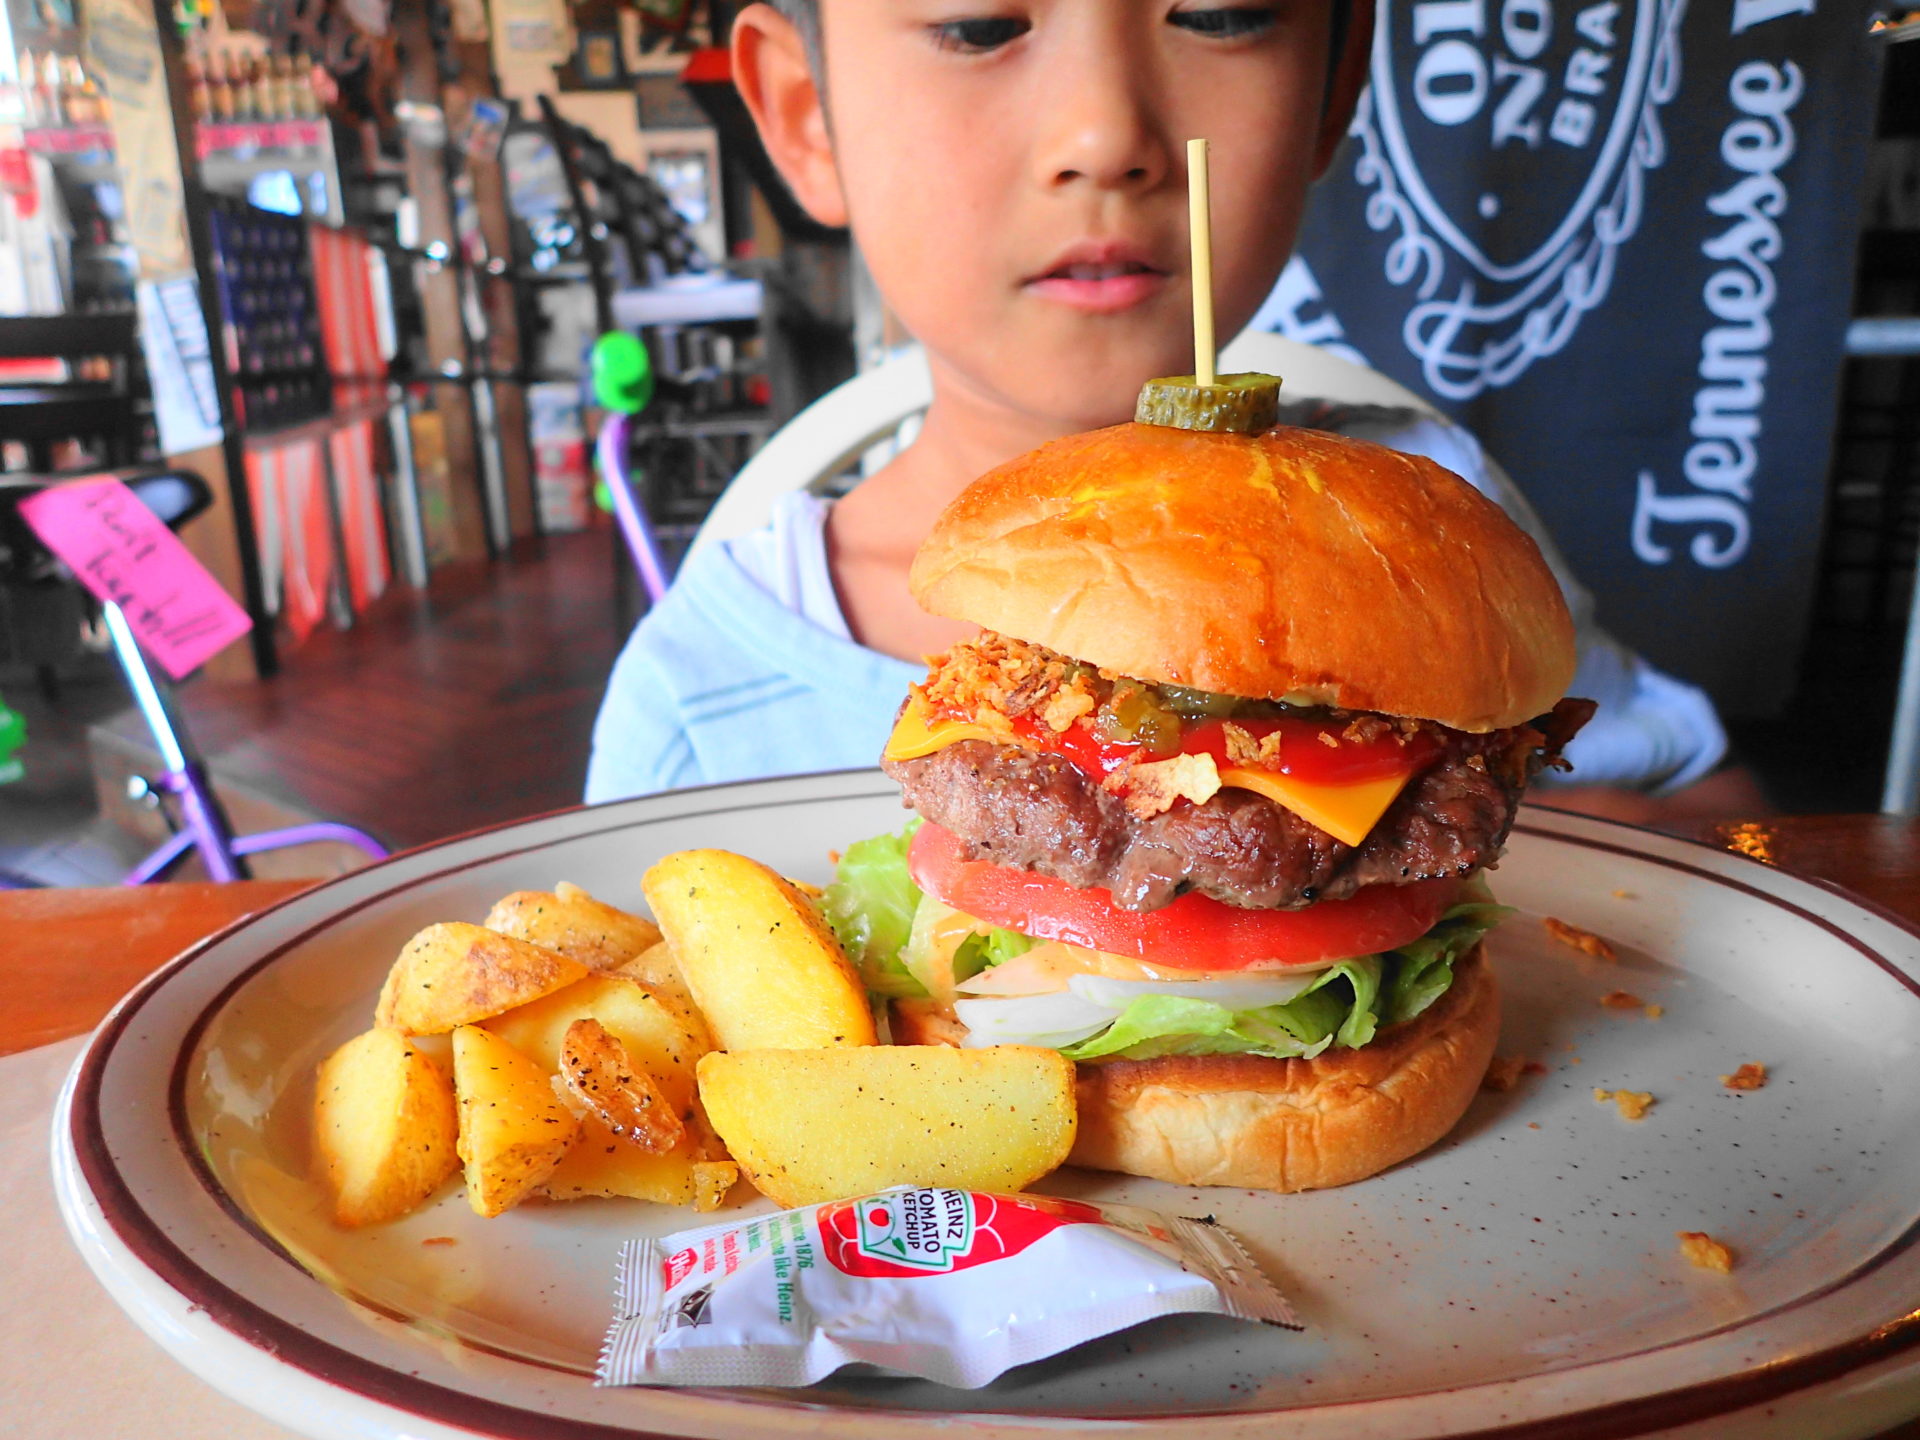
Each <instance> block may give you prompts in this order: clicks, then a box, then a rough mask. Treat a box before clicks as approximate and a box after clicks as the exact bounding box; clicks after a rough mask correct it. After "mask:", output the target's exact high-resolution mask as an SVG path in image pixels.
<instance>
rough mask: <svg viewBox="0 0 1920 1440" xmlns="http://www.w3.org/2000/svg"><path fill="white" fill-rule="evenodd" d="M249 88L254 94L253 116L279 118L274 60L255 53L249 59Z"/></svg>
mask: <svg viewBox="0 0 1920 1440" xmlns="http://www.w3.org/2000/svg"><path fill="white" fill-rule="evenodd" d="M247 89H248V90H249V91H250V92H252V96H253V118H254V119H256V120H278V119H279V118H280V112H279V110H278V109H277V108H276V107H275V105H274V103H273V61H272V60H271V58H270V57H268V56H265V55H255V56H253V57H252V58H250V59H249V60H248V61H247Z"/></svg>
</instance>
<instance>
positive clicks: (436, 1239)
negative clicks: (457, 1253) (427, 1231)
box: [420, 1235, 460, 1245]
mask: <svg viewBox="0 0 1920 1440" xmlns="http://www.w3.org/2000/svg"><path fill="white" fill-rule="evenodd" d="M420 1243H421V1244H422V1245H458V1244H459V1243H460V1241H459V1240H458V1239H457V1238H456V1237H454V1236H452V1235H429V1236H427V1238H426V1239H424V1240H422V1241H421V1242H420Z"/></svg>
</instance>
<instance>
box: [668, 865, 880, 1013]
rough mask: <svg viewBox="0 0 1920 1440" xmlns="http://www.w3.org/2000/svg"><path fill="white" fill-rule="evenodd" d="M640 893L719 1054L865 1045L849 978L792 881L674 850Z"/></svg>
mask: <svg viewBox="0 0 1920 1440" xmlns="http://www.w3.org/2000/svg"><path fill="white" fill-rule="evenodd" d="M641 885H642V887H643V888H644V889H645V890H646V892H647V903H648V904H649V905H651V906H652V907H653V913H654V915H655V916H656V917H658V919H659V921H660V928H661V929H662V930H664V931H665V932H666V936H667V941H668V943H669V944H671V945H672V946H673V954H674V958H675V959H676V960H677V961H678V962H679V964H680V970H681V973H682V974H684V975H685V976H686V980H687V988H688V989H689V990H691V991H692V992H693V998H694V1002H695V1003H696V1004H697V1005H698V1006H699V1007H700V1013H701V1014H702V1015H704V1016H706V1018H707V1025H708V1027H709V1028H710V1029H711V1030H712V1032H713V1040H714V1043H715V1044H716V1045H718V1046H719V1047H720V1048H721V1049H723V1050H761V1049H796V1050H799V1049H812V1048H815V1047H820V1046H848V1045H854V1046H859V1045H872V1044H873V1043H874V1042H875V1038H876V1037H875V1035H874V1029H873V1012H872V1011H871V1010H870V1009H869V1008H868V1006H867V996H866V991H865V989H864V988H863V987H862V986H861V984H860V980H859V977H858V976H857V975H856V974H855V973H854V970H853V967H852V966H851V965H850V964H848V963H847V957H846V956H845V955H844V954H842V953H841V950H840V943H839V941H837V940H836V939H835V938H834V935H833V931H832V930H830V929H829V928H828V927H827V922H826V921H825V920H823V919H822V918H821V917H820V912H819V911H817V910H816V909H814V907H813V905H812V903H811V902H809V901H808V899H807V897H806V896H805V895H803V894H802V893H801V892H800V891H799V890H798V889H797V888H795V886H794V885H793V884H792V882H790V881H788V880H785V879H783V878H781V877H780V876H779V875H776V874H775V873H774V872H773V871H771V870H769V869H768V868H767V867H766V866H764V865H762V864H760V863H759V862H758V861H754V860H749V859H747V858H746V857H745V856H743V855H735V854H732V853H731V852H729V851H726V850H682V851H680V852H679V853H677V854H673V855H669V856H667V857H666V859H664V860H662V861H661V862H660V863H659V864H657V865H655V866H654V867H653V868H652V869H651V870H649V871H648V872H647V873H646V877H645V879H643V880H642V881H641Z"/></svg>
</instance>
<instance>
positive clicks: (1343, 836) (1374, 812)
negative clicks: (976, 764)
mask: <svg viewBox="0 0 1920 1440" xmlns="http://www.w3.org/2000/svg"><path fill="white" fill-rule="evenodd" d="M1008 738H1009V737H1008V736H1007V735H1005V734H1004V733H1000V734H996V733H995V732H994V731H992V730H989V729H988V728H987V727H986V726H984V725H981V724H979V723H977V722H975V721H972V720H950V719H946V718H936V717H933V716H930V715H929V714H928V713H927V707H926V706H925V705H924V704H922V703H921V700H920V697H919V696H918V695H915V696H911V697H910V698H909V699H908V700H907V708H906V709H905V710H904V711H902V712H901V714H900V719H899V721H898V723H896V724H895V725H894V727H893V734H892V735H890V736H888V737H887V748H886V750H885V751H884V752H883V758H885V759H888V760H917V759H919V758H920V757H921V756H922V755H931V754H932V753H933V752H934V751H936V750H944V749H945V748H946V747H947V746H949V745H956V744H958V743H959V742H960V741H962V740H987V741H991V742H993V743H994V744H996V745H1000V744H1005V743H1007V741H1008ZM1411 778H1412V772H1411V771H1409V772H1407V773H1406V774H1403V775H1389V776H1385V777H1384V778H1381V779H1377V780H1362V781H1359V782H1358V783H1357V784H1352V785H1321V784H1315V783H1313V782H1312V781H1308V780H1300V779H1296V778H1295V777H1294V776H1292V775H1281V774H1279V773H1277V772H1276V771H1272V770H1249V769H1241V768H1239V767H1228V768H1223V769H1222V770H1221V771H1220V783H1221V784H1222V785H1231V786H1236V787H1238V788H1239V789H1242V790H1251V791H1253V792H1254V793H1255V794H1258V795H1264V796H1265V797H1266V798H1267V799H1269V800H1271V801H1273V803H1274V804H1276V805H1282V806H1285V807H1286V808H1287V809H1288V810H1291V811H1292V812H1293V813H1294V814H1296V815H1298V816H1299V817H1300V818H1301V819H1302V820H1305V821H1306V822H1307V823H1308V824H1309V825H1317V826H1319V827H1320V828H1321V829H1322V830H1324V831H1326V832H1327V833H1328V834H1329V835H1331V836H1333V838H1334V839H1336V840H1338V841H1340V842H1341V843H1342V844H1346V845H1358V844H1359V843H1360V842H1361V841H1362V840H1364V839H1366V838H1367V832H1368V831H1370V830H1372V829H1373V827H1374V826H1375V825H1377V824H1378V823H1379V821H1380V817H1381V816H1382V815H1384V814H1386V813H1387V807H1388V806H1389V805H1391V804H1393V802H1394V799H1395V797H1396V796H1398V795H1399V794H1400V792H1401V791H1402V790H1403V789H1405V788H1406V784H1407V781H1408V780H1409V779H1411Z"/></svg>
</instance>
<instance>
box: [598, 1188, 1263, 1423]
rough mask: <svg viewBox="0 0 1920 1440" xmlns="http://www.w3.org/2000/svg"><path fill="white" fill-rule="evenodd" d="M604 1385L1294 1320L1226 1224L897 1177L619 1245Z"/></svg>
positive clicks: (984, 1353) (949, 1373) (974, 1370)
mask: <svg viewBox="0 0 1920 1440" xmlns="http://www.w3.org/2000/svg"><path fill="white" fill-rule="evenodd" d="M618 1289H619V1303H618V1308H617V1313H616V1314H615V1316H614V1321H613V1325H612V1327H611V1329H610V1330H609V1331H608V1333H607V1342H606V1346H605V1348H604V1349H603V1351H602V1352H601V1357H600V1368H599V1375H598V1382H599V1383H600V1384H602V1385H810V1384H812V1383H813V1382H814V1381H816V1380H819V1379H822V1378H824V1377H825V1376H827V1375H830V1374H832V1373H833V1372H834V1371H835V1370H837V1369H839V1368H840V1367H841V1366H843V1365H850V1364H855V1363H864V1364H869V1365H876V1366H880V1367H882V1368H883V1369H886V1370H889V1371H892V1372H895V1373H898V1374H906V1375H920V1376H924V1377H926V1378H927V1379H930V1380H938V1381H940V1382H942V1383H944V1384H947V1385H957V1386H962V1387H966V1388H973V1387H976V1386H980V1385H984V1384H986V1383H987V1382H988V1381H990V1380H992V1379H994V1378H995V1377H996V1376H998V1375H1000V1374H1001V1373H1002V1372H1004V1371H1005V1370H1007V1369H1009V1368H1010V1367H1012V1366H1014V1365H1022V1364H1025V1363H1027V1362H1028V1361H1032V1360H1040V1359H1044V1358H1045V1357H1046V1356H1048V1355H1053V1354H1056V1353H1058V1352H1059V1351H1061V1350H1065V1349H1068V1348H1070V1347H1072V1346H1074V1345H1078V1344H1082V1343H1084V1342H1085V1341H1088V1340H1092V1339H1094V1338H1096V1337H1098V1336H1101V1335H1106V1334H1110V1333H1112V1332H1113V1331H1115V1330H1121V1329H1125V1328H1126V1327H1127V1326H1130V1325H1137V1324H1139V1323H1141V1322H1142V1321H1145V1320H1150V1319H1152V1318H1154V1317H1155V1316H1158V1315H1171V1314H1180V1313H1201V1314H1208V1313H1210V1314H1218V1315H1231V1316H1235V1317H1238V1318H1240V1319H1247V1320H1263V1321H1267V1322H1269V1323H1272V1324H1276V1325H1285V1326H1289V1327H1294V1328H1297V1325H1298V1322H1296V1321H1295V1320H1294V1318H1293V1313H1292V1311H1291V1310H1290V1309H1289V1308H1288V1307H1287V1303H1286V1301H1285V1300H1283V1299H1282V1298H1281V1297H1280V1295H1279V1294H1278V1293H1277V1292H1276V1291H1275V1290H1274V1289H1273V1287H1272V1285H1271V1284H1270V1283H1269V1282H1268V1281H1267V1280H1266V1278H1265V1277H1264V1276H1262V1275H1261V1274H1260V1273H1259V1272H1258V1270H1256V1269H1255V1267H1254V1265H1253V1262H1252V1261H1251V1260H1250V1259H1249V1258H1248V1256H1247V1253H1246V1251H1245V1250H1244V1249H1242V1248H1241V1246H1240V1244H1239V1242H1238V1241H1236V1240H1235V1239H1234V1238H1233V1237H1232V1236H1231V1235H1229V1234H1228V1233H1227V1232H1226V1231H1224V1230H1222V1229H1220V1228H1219V1227H1218V1226H1215V1225H1213V1224H1211V1223H1209V1222H1204V1221H1198V1220H1187V1219H1178V1218H1176V1219H1168V1218H1165V1217H1162V1216H1159V1215H1156V1214H1153V1213H1152V1212H1150V1211H1146V1210H1141V1209H1138V1208H1136V1207H1134V1206H1131V1205H1091V1204H1086V1203H1084V1202H1082V1201H1078V1200H1060V1199H1055V1198H1053V1197H1051V1196H1045V1195H991V1194H984V1193H982V1192H979V1191H973V1190H946V1189H930V1188H911V1187H903V1188H900V1189H895V1190H885V1191H881V1192H880V1193H879V1194H875V1195H863V1196H861V1197H859V1198H858V1199H853V1200H838V1201H834V1202H831V1203H829V1204H825V1205H810V1206H807V1207H804V1208H802V1209H799V1210H783V1211H779V1212H777V1213H774V1214H771V1215H758V1216H754V1217H753V1218H751V1219H745V1220H739V1221H733V1222H728V1223H724V1224H719V1225H709V1226H706V1227H703V1228H702V1229H698V1230H688V1231H683V1232H681V1233H680V1234H678V1235H670V1236H667V1237H666V1238H665V1239H662V1240H639V1241H630V1242H629V1243H628V1244H626V1245H625V1246H623V1247H622V1248H621V1251H620V1266H619V1275H618Z"/></svg>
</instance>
